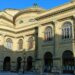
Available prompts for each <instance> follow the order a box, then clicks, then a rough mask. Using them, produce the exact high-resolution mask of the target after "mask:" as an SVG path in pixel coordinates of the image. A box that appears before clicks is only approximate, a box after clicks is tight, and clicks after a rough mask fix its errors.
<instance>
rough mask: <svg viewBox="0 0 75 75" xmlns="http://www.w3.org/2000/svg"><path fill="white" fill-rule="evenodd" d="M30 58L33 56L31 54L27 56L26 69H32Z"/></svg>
mask: <svg viewBox="0 0 75 75" xmlns="http://www.w3.org/2000/svg"><path fill="white" fill-rule="evenodd" d="M32 60H33V58H32V57H31V56H29V57H28V58H27V71H30V70H32Z"/></svg>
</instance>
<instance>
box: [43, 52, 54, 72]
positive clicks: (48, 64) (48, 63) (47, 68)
mask: <svg viewBox="0 0 75 75" xmlns="http://www.w3.org/2000/svg"><path fill="white" fill-rule="evenodd" d="M52 67H53V56H52V53H50V52H46V53H45V54H44V72H51V70H52Z"/></svg>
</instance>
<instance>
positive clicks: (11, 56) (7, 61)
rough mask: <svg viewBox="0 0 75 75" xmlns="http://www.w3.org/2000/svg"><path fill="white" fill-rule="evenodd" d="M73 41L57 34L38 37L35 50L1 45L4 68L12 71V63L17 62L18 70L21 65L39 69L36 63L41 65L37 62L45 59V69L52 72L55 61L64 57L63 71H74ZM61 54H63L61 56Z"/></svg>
mask: <svg viewBox="0 0 75 75" xmlns="http://www.w3.org/2000/svg"><path fill="white" fill-rule="evenodd" d="M72 41H73V40H72V39H63V38H61V35H55V36H54V38H52V39H47V40H43V39H42V38H38V39H36V40H35V50H26V51H24V49H23V51H19V50H18V51H13V50H10V49H7V48H5V47H4V46H0V53H1V57H0V59H2V62H3V70H5V71H10V70H11V69H12V67H13V66H14V65H13V66H12V64H15V63H16V66H15V70H16V71H19V70H20V69H21V66H23V69H24V70H27V71H32V70H33V69H37V68H36V65H39V64H35V63H36V62H38V61H41V62H42V60H43V63H44V64H43V66H42V67H43V71H44V72H52V68H53V67H54V64H53V62H55V61H60V60H61V59H62V69H63V70H62V71H63V72H64V73H74V70H73V67H74V65H75V64H74V54H73V48H72ZM44 49H45V50H44ZM48 49H50V50H48ZM51 49H52V50H51ZM59 54H61V55H60V56H59ZM63 55H64V56H63ZM57 57H58V58H57ZM14 60H15V61H14ZM56 66H58V65H56ZM69 68H70V69H69Z"/></svg>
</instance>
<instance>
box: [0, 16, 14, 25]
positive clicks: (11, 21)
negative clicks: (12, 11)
mask: <svg viewBox="0 0 75 75" xmlns="http://www.w3.org/2000/svg"><path fill="white" fill-rule="evenodd" d="M0 18H2V19H4V20H6V21H8V22H10V23H12V24H13V21H11V20H10V19H8V18H6V17H4V16H2V15H1V16H0Z"/></svg>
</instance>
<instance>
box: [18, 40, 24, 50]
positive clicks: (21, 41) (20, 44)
mask: <svg viewBox="0 0 75 75" xmlns="http://www.w3.org/2000/svg"><path fill="white" fill-rule="evenodd" d="M18 49H23V40H22V39H20V40H19V41H18Z"/></svg>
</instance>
